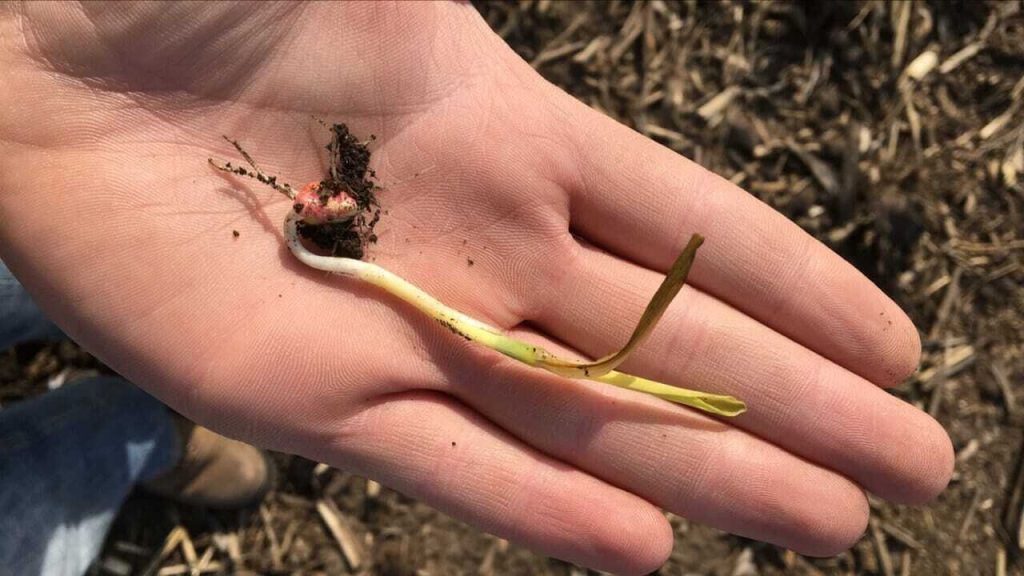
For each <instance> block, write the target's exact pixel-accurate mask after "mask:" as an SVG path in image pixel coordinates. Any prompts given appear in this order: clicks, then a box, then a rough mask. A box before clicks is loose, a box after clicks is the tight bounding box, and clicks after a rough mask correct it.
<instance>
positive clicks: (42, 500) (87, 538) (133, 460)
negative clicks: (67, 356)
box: [0, 262, 181, 576]
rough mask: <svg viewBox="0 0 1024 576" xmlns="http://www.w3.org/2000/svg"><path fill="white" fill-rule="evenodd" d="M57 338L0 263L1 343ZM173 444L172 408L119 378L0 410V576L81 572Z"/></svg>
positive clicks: (171, 456)
mask: <svg viewBox="0 0 1024 576" xmlns="http://www.w3.org/2000/svg"><path fill="white" fill-rule="evenodd" d="M61 337H63V334H62V333H61V332H60V330H59V329H58V328H57V327H56V325H54V324H53V323H52V322H50V321H49V320H48V319H47V318H46V316H45V315H44V314H43V313H42V311H41V310H40V309H39V307H38V306H36V304H35V303H34V302H33V301H32V299H31V297H30V296H29V295H28V293H27V292H25V290H24V288H22V286H21V284H19V283H18V281H17V280H16V279H15V278H14V277H13V276H12V275H11V274H10V272H9V271H8V270H7V268H6V267H5V266H4V265H3V263H2V262H0V350H3V349H5V348H7V347H9V346H12V345H14V344H17V343H19V342H22V341H26V340H36V339H38V340H50V339H57V338H61ZM178 443H179V439H178V436H177V432H176V428H175V426H174V422H173V420H172V418H171V413H170V411H169V410H167V408H166V407H164V405H163V404H161V403H160V402H159V401H157V400H156V399H155V398H153V397H152V396H150V395H148V394H146V393H145V392H143V391H142V390H140V389H138V388H136V387H135V386H133V385H132V384H131V383H129V382H128V381H126V380H124V379H122V378H117V377H97V378H92V379H89V380H86V381H83V382H76V383H73V384H70V385H66V386H63V387H61V388H59V389H58V390H56V391H53V392H50V393H48V394H44V395H43V396H40V397H37V398H33V399H30V400H25V401H23V402H18V403H15V404H12V405H10V406H7V407H4V408H2V409H0V575H3V576H6V575H7V574H12V575H13V574H18V575H21V574H26V575H36V574H41V575H44V576H79V575H81V574H84V573H85V571H86V570H87V569H88V567H89V564H90V563H91V562H92V561H93V559H94V558H95V557H96V556H97V555H98V554H99V551H100V549H101V547H102V545H103V541H104V539H105V538H106V535H107V531H108V530H109V528H110V524H111V522H113V520H114V517H115V516H116V515H117V510H118V508H120V506H121V503H122V502H123V501H124V499H125V497H126V496H127V495H128V493H129V492H130V491H131V489H132V487H133V486H134V485H135V484H136V483H137V482H140V481H145V480H148V479H151V478H153V477H155V476H158V475H159V474H161V473H163V472H165V471H166V470H169V469H170V468H171V467H172V466H174V464H175V463H176V462H177V460H178V458H179V455H180V451H181V448H180V446H178Z"/></svg>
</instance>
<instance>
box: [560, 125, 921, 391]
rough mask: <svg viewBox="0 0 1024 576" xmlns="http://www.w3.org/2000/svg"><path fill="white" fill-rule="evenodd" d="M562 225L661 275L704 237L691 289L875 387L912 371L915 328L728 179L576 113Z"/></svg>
mask: <svg viewBox="0 0 1024 576" xmlns="http://www.w3.org/2000/svg"><path fill="white" fill-rule="evenodd" d="M576 110H577V112H576V114H578V115H579V116H580V118H579V119H578V120H577V122H576V124H577V125H580V126H587V128H588V129H587V130H586V132H585V136H584V133H583V132H581V133H580V134H579V139H578V140H577V141H576V142H575V146H576V158H575V160H576V163H575V166H577V167H578V169H577V170H576V171H575V172H574V174H575V176H574V178H573V179H572V180H571V184H570V186H569V189H570V190H571V193H572V194H571V195H572V207H571V218H572V226H573V228H574V229H575V230H576V231H577V232H578V233H579V234H582V235H583V236H585V237H586V238H587V239H588V240H590V241H591V242H594V243H595V244H599V245H601V246H602V247H605V248H607V249H609V250H611V251H612V252H614V253H616V254H619V255H621V256H623V257H625V258H627V259H630V260H632V261H634V262H636V263H638V264H641V265H643V266H647V267H649V268H652V269H654V270H659V271H662V272H664V271H665V270H667V269H668V267H669V265H671V263H672V261H673V259H674V258H675V257H676V256H677V255H678V253H679V251H680V250H681V249H682V247H683V245H684V244H685V243H686V239H687V238H688V237H689V235H690V234H691V233H694V232H696V233H700V234H703V235H704V236H706V237H707V243H706V244H705V247H704V248H702V250H701V252H700V256H699V257H698V259H697V263H696V265H695V266H694V270H693V273H692V274H691V283H693V284H694V285H696V286H698V287H700V288H702V289H703V290H705V291H706V292H708V293H710V294H713V295H714V296H715V297H717V298H719V299H721V300H723V301H725V302H727V303H729V304H730V305H732V306H734V307H736V308H737V309H739V310H742V311H744V312H746V313H747V314H748V315H750V316H751V317H753V318H756V319H758V320H760V321H761V322H763V323H765V324H767V325H769V326H771V327H772V328H774V329H775V330H777V331H779V332H781V333H782V334H785V335H787V336H789V337H790V338H792V339H794V340H796V341H797V342H800V343H802V344H804V345H805V346H808V347H810V348H812V349H814V350H816V351H817V352H819V353H821V354H822V355H823V356H825V357H827V358H830V359H832V360H833V361H835V362H837V363H839V364H841V365H843V366H845V367H847V368H848V369H850V370H851V371H853V372H856V373H858V374H860V375H861V376H864V377H865V378H867V379H868V380H871V381H873V382H876V383H878V384H880V385H883V386H888V385H893V384H896V383H898V382H900V381H901V380H902V379H904V378H905V377H906V376H908V375H909V374H910V373H912V372H913V371H914V370H915V369H916V367H917V363H918V361H919V357H920V341H919V337H918V334H917V330H916V329H915V328H914V326H913V324H912V323H911V322H910V320H909V319H908V318H907V316H906V314H904V313H903V311H902V310H900V308H899V307H898V306H897V305H896V304H895V303H893V302H892V301H891V300H890V299H889V298H887V297H886V296H885V294H883V293H882V291H881V290H879V289H878V288H877V287H875V286H874V285H873V284H872V283H871V282H870V281H869V280H867V279H866V278H865V277H864V276H863V275H862V274H861V273H860V272H858V271H857V270H856V269H855V268H853V266H851V265H849V264H848V263H846V262H845V261H843V260H842V259H841V258H839V256H837V255H836V254H834V253H833V252H831V251H830V250H828V249H827V248H826V247H825V246H824V245H822V244H821V243H819V242H818V241H816V240H814V239H813V238H811V237H810V236H809V235H808V234H806V233H805V232H803V231H802V230H800V229H799V228H798V227H797V226H796V225H795V224H793V223H792V222H790V221H789V220H787V219H786V218H785V217H783V216H782V215H781V214H779V213H777V212H775V211H774V210H772V209H771V208H769V207H768V206H766V205H765V204H762V203H761V202H759V201H758V200H757V199H755V198H754V197H752V196H750V195H749V194H747V193H746V192H744V191H743V190H741V189H739V188H738V187H736V186H735V185H733V184H731V183H729V182H728V181H726V180H724V179H722V178H720V177H718V176H716V175H714V174H712V173H711V172H709V171H707V170H705V169H704V168H702V167H700V166H698V165H697V164H695V163H693V162H691V161H689V160H687V159H685V158H683V157H682V156H679V155H678V154H676V153H674V152H672V151H670V150H669V149H667V148H665V147H663V146H660V145H658V144H656V143H654V142H652V141H651V140H649V139H647V138H644V137H642V136H641V135H639V134H637V133H635V132H633V131H631V130H629V129H627V128H626V127H624V126H622V125H620V124H618V123H616V122H614V121H613V120H611V119H609V118H606V117H604V116H602V115H601V114H598V113H596V112H594V111H592V110H589V109H586V108H584V107H582V106H578V107H576Z"/></svg>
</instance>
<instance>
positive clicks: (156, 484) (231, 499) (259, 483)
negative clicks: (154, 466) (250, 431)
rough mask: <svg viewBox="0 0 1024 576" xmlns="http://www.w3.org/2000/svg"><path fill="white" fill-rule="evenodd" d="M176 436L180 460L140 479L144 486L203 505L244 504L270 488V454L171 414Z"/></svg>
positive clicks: (253, 501)
mask: <svg viewBox="0 0 1024 576" xmlns="http://www.w3.org/2000/svg"><path fill="white" fill-rule="evenodd" d="M174 420H175V425H176V427H177V428H178V435H179V438H180V439H181V447H182V448H181V460H180V461H179V462H178V464H177V465H176V466H175V467H174V468H172V469H171V470H169V471H168V472H165V473H164V474H162V475H160V476H158V477H157V478H154V479H153V480H150V481H148V482H145V483H143V484H142V488H143V489H145V490H146V491H148V492H150V493H153V494H156V495H158V496H162V497H164V498H168V499H171V500H175V501H177V502H181V503H183V504H188V505H191V506H202V507H205V508H244V507H246V506H250V505H253V504H256V503H257V502H259V501H260V500H262V499H263V497H264V496H266V495H267V493H268V492H270V490H271V489H272V488H273V486H274V482H275V480H276V476H277V473H276V468H275V467H274V463H273V462H272V461H271V460H270V457H269V455H268V454H267V453H266V452H264V451H262V450H260V449H258V448H256V447H254V446H250V445H249V444H246V443H244V442H239V441H237V440H232V439H230V438H227V437H224V436H221V435H220V434H217V433H216V432H214V431H212V430H210V429H208V428H204V427H202V426H199V425H198V424H195V423H193V422H190V421H189V420H186V419H185V418H184V417H181V416H179V415H177V414H175V415H174Z"/></svg>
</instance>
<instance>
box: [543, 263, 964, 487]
mask: <svg viewBox="0 0 1024 576" xmlns="http://www.w3.org/2000/svg"><path fill="white" fill-rule="evenodd" d="M565 278H566V284H565V285H564V286H560V287H558V290H559V292H560V293H561V294H564V295H565V302H567V303H569V304H567V305H564V306H552V307H549V308H547V309H546V310H545V311H544V312H543V313H542V315H541V317H539V318H537V319H536V322H537V324H538V325H539V326H541V327H542V328H544V329H545V330H546V331H547V332H548V333H550V334H551V335H553V336H554V337H556V338H559V339H562V340H564V341H566V342H571V343H573V345H574V346H576V347H578V348H579V349H581V350H582V351H583V352H585V353H586V354H591V355H601V354H603V353H604V351H605V350H607V349H613V348H615V347H616V346H618V345H619V342H621V340H622V339H623V338H624V337H625V336H624V335H625V334H627V333H628V331H629V327H630V326H631V325H632V323H633V322H635V318H636V317H637V316H638V315H639V314H640V312H641V311H642V310H643V308H644V305H645V304H646V301H647V299H648V298H650V294H652V293H653V290H654V289H656V288H657V286H658V283H659V282H660V280H661V278H660V275H659V274H657V273H655V272H651V271H650V270H647V269H645V268H642V267H639V266H636V265H634V264H631V263H627V262H624V261H622V260H620V259H618V258H616V257H614V256H612V255H609V254H606V253H603V252H601V251H599V250H597V249H595V248H593V247H587V246H584V247H583V248H582V249H581V250H580V252H579V253H578V256H577V258H576V259H575V262H574V264H573V265H572V273H568V274H566V275H565ZM623 369H624V370H625V371H626V372H631V373H637V374H638V375H641V376H645V377H649V378H653V379H655V380H659V381H662V382H665V383H667V384H673V385H677V386H683V387H686V388H695V389H698V390H706V391H710V392H716V393H725V394H732V395H734V396H737V397H738V398H740V399H742V400H743V401H745V402H746V404H747V407H748V412H747V413H746V414H745V415H743V416H741V417H740V418H738V419H737V420H736V422H737V424H738V425H739V426H742V427H744V428H745V429H747V430H749V431H751V432H753V433H755V434H757V435H758V436H761V437H762V438H765V439H766V440H768V441H770V442H772V443H775V444H777V445H779V446H781V447H783V448H785V449H787V450H789V451H792V452H794V453H796V454H799V455H801V456H803V457H804V458H808V459H810V460H812V461H814V462H817V463H819V464H821V465H823V466H827V467H829V468H833V469H835V470H837V471H839V472H840V473H842V474H844V475H846V476H848V477H850V478H852V479H853V480H855V481H856V482H858V483H859V484H861V485H862V486H864V487H865V488H867V489H868V490H869V491H871V492H873V493H875V494H878V495H879V496H882V497H883V498H886V499H889V500H893V501H897V502H922V501H926V500H930V499H931V498H933V497H934V496H935V495H936V494H938V492H939V491H941V490H942V489H943V488H944V487H945V485H946V483H947V481H948V480H949V476H950V473H951V470H952V448H951V446H950V441H949V438H948V436H947V435H946V433H945V432H944V431H943V429H942V427H941V426H939V424H938V423H937V422H935V421H934V420H933V419H932V418H930V417H929V416H927V415H926V414H924V413H923V412H921V411H919V410H917V409H915V408H913V407H912V406H910V405H908V404H906V403H904V402H902V401H900V400H899V399H897V398H895V397H893V396H891V395H889V394H888V393H886V392H885V391H884V390H881V389H880V388H878V387H876V386H874V385H872V384H871V383H869V382H867V381H866V380H864V379H863V378H861V377H859V376H857V375H856V374H853V373H851V372H849V371H848V370H846V369H844V368H842V367H841V366H838V365H836V364H834V363H832V362H830V361H828V360H826V359H824V358H822V357H821V356H819V355H818V354H816V353H814V352H812V351H811V350H808V349H807V348H805V347H804V346H801V345H800V344H797V343H796V342H793V341H792V340H790V339H788V338H786V337H785V336H782V335H781V334H779V333H777V332H775V331H774V330H772V329H771V328H768V327H766V326H764V325H763V324H761V323H759V322H757V321H756V320H754V319H752V318H750V317H748V316H746V315H744V314H743V313H742V312H739V311H737V310H735V309H734V308H732V307H730V306H728V305H726V304H723V303H722V302H720V301H718V300H716V299H715V298H712V297H710V296H708V295H706V294H703V293H701V292H700V291H698V290H694V289H684V290H683V292H682V293H681V294H680V297H679V299H677V301H676V302H675V303H673V305H672V306H670V307H669V309H668V310H667V311H666V314H665V316H664V317H663V319H662V322H661V324H659V325H658V326H657V327H656V328H655V329H654V331H653V333H652V334H651V337H650V339H649V340H648V341H647V342H646V343H645V345H644V346H641V347H640V348H638V349H637V351H636V352H635V353H634V356H633V357H632V358H631V359H630V360H629V361H627V363H626V365H625V366H624V367H623ZM908 454H915V455H916V457H915V458H908V457H907V455H908Z"/></svg>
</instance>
